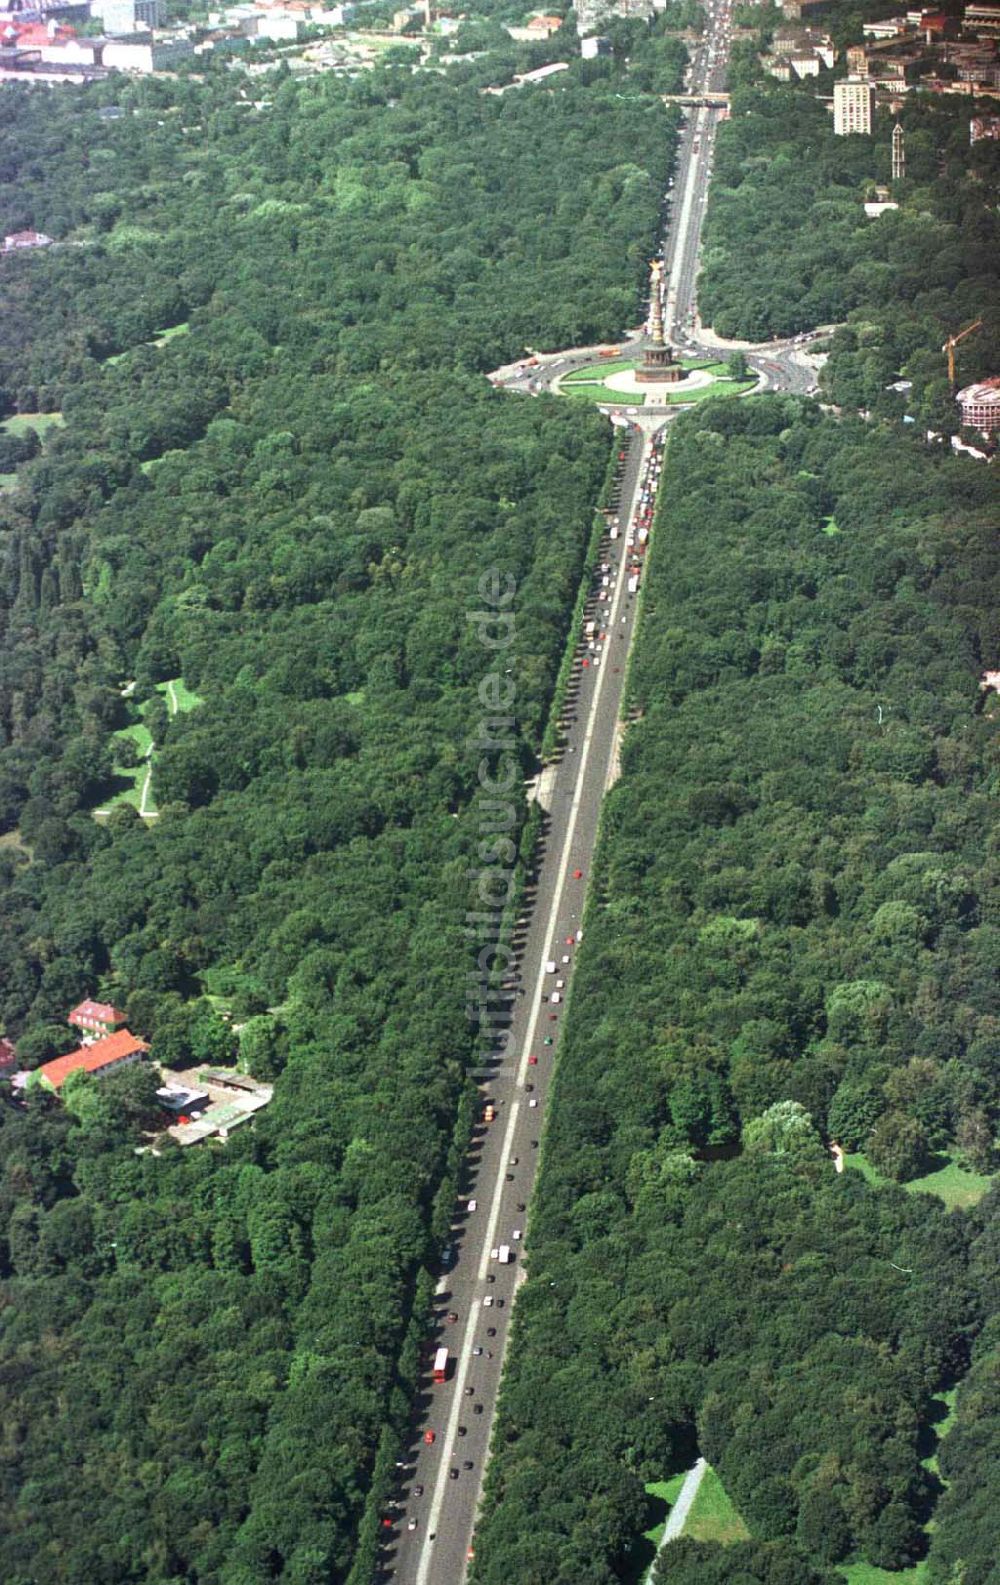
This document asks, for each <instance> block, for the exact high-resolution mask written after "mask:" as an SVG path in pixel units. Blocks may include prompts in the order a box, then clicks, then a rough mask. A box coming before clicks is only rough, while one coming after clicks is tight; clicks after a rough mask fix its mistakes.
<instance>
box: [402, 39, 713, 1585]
mask: <svg viewBox="0 0 1000 1585" xmlns="http://www.w3.org/2000/svg"><path fill="white" fill-rule="evenodd" d="M724 15H725V13H724V11H723V10H721V9H720V10H717V11H716V12H715V13H713V14H712V16H711V33H710V36H709V37H708V39H707V40H706V42H705V43H704V44H703V45H702V46H701V49H700V51H699V52H698V54H697V55H696V59H695V72H694V79H695V82H696V83H698V84H700V85H702V86H706V87H707V86H709V85H710V79H711V77H713V76H715V75H717V74H718V70H719V66H718V62H719V60H720V58H721V54H722V51H723V45H722V33H721V26H722V22H723V19H724ZM713 40H715V43H716V51H717V53H716V57H715V61H716V64H715V65H714V66H710V65H709V50H710V47H711V44H712V42H713ZM716 116H717V112H715V111H710V110H699V111H698V112H697V113H696V116H695V118H694V119H693V120H692V121H691V122H689V124H688V127H687V129H686V131H685V132H684V134H683V149H682V154H681V161H680V164H679V167H678V182H679V183H680V181H682V180H683V181H684V182H685V183H687V184H688V186H689V187H690V190H691V192H692V195H693V196H692V200H691V202H690V203H688V204H686V205H682V206H680V207H679V209H678V213H677V215H676V216H675V219H674V228H673V232H672V234H671V233H669V232H668V237H667V247H666V249H665V256H666V257H667V259H668V262H669V257H670V256H671V252H670V250H671V249H672V257H673V258H674V259H675V260H677V259H680V260H681V261H682V263H681V265H680V266H679V269H678V280H679V282H680V288H681V290H682V291H684V292H685V293H686V294H687V295H686V296H685V299H684V302H685V310H686V308H687V303H688V300H689V299H690V300H692V301H693V291H694V271H695V269H696V265H697V253H698V246H699V239H700V230H701V218H702V213H703V208H704V206H703V204H702V203H701V201H700V197H701V194H702V193H703V191H704V189H705V187H706V185H707V181H708V169H709V164H708V162H709V158H710V150H711V138H710V137H709V136H707V132H708V130H709V128H711V130H714V125H715V119H716ZM703 118H704V119H703ZM699 132H700V136H701V140H702V141H701V144H700V146H699V147H698V148H696V147H695V141H696V137H697V136H698V135H699ZM680 302H681V298H680V296H678V308H679V307H680ZM668 416H669V415H667V414H664V415H662V422H666V421H667V419H668ZM652 427H653V426H651V425H650V426H648V428H652ZM648 428H647V426H646V425H643V426H642V429H640V428H638V427H636V426H631V427H630V430H629V432H628V437H629V438H628V439H627V440H626V441H623V446H624V449H625V457H624V459H623V463H622V471H621V480H620V505H619V512H618V516H619V521H620V523H621V534H620V535H619V537H618V538H616V539H615V540H613V541H612V540H610V539H606V540H605V542H604V546H603V548H602V552H601V558H600V559H601V560H602V561H603V562H606V563H607V564H608V574H607V576H608V577H609V579H610V580H611V583H610V584H609V587H608V588H607V589H604V588H603V587H600V586H601V576H600V575H599V576H598V579H597V583H598V586H599V587H598V588H597V589H595V590H594V591H592V599H593V600H594V602H595V603H596V609H595V612H594V614H595V618H599V627H600V628H601V629H603V631H605V632H606V634H607V639H606V642H604V643H603V644H599V645H598V647H597V655H598V662H595V659H594V655H593V654H591V653H590V652H588V651H587V649H586V647H585V646H581V647H580V649H579V651H578V654H577V658H576V663H575V670H574V686H575V689H576V694H575V707H574V709H573V713H572V717H571V719H570V721H569V724H568V731H567V738H566V751H565V753H564V754H563V755H562V757H561V759H560V762H559V764H558V766H557V767H556V773H555V777H554V781H553V787H552V795H551V807H550V814H549V821H548V827H547V830H546V833H545V838H544V850H543V853H542V856H541V863H540V867H539V872H538V879H537V886H536V891H535V895H534V898H533V902H532V907H531V914H530V920H529V922H528V926H527V934H526V937H525V943H524V947H523V951H522V954H521V958H520V964H519V968H520V980H521V984H520V986H519V987H518V990H519V991H520V993H521V994H518V993H517V992H515V994H514V997H513V1008H512V1012H513V1016H512V1019H511V1023H510V1026H509V1028H510V1034H509V1038H508V1043H507V1048H506V1055H505V1057H504V1058H503V1065H502V1066H501V1067H499V1068H498V1069H497V1072H496V1074H495V1077H494V1079H493V1080H492V1081H491V1083H490V1087H489V1095H490V1099H491V1100H492V1102H493V1104H494V1105H495V1107H496V1120H495V1121H494V1122H493V1123H492V1124H490V1125H488V1126H486V1127H483V1128H480V1129H479V1130H478V1131H477V1137H476V1140H475V1141H474V1146H473V1150H472V1152H471V1155H470V1160H469V1170H470V1174H471V1184H470V1191H471V1194H472V1196H473V1198H474V1200H475V1205H476V1208H475V1210H473V1211H469V1210H468V1209H467V1203H466V1201H465V1200H464V1199H463V1201H462V1202H460V1204H459V1205H458V1206H457V1207H456V1215H455V1223H454V1226H455V1232H454V1237H453V1245H454V1250H455V1259H454V1264H453V1265H452V1267H451V1268H450V1270H449V1271H448V1272H447V1274H446V1275H445V1276H443V1277H442V1279H441V1281H440V1282H439V1284H438V1290H437V1310H438V1323H439V1326H438V1336H437V1342H438V1343H439V1344H440V1345H443V1346H447V1347H448V1350H449V1356H450V1367H451V1369H450V1376H449V1379H448V1380H446V1381H445V1382H444V1383H440V1384H438V1385H436V1386H432V1385H430V1384H428V1385H427V1387H426V1389H425V1390H424V1391H423V1392H422V1394H421V1396H420V1397H419V1399H418V1401H417V1404H416V1406H415V1407H416V1414H415V1419H414V1429H413V1439H412V1444H411V1446H410V1448H409V1449H408V1451H407V1454H406V1456H405V1457H404V1458H403V1459H402V1460H401V1465H402V1467H401V1468H400V1471H399V1475H400V1480H399V1487H398V1492H397V1499H398V1504H399V1506H398V1508H397V1509H396V1510H395V1512H394V1514H393V1515H392V1517H393V1520H394V1523H393V1525H392V1528H391V1532H390V1531H389V1530H387V1531H386V1533H385V1537H384V1541H385V1544H384V1547H383V1551H382V1567H381V1575H380V1577H381V1578H383V1579H390V1578H391V1579H392V1580H393V1581H394V1582H396V1585H461V1582H462V1581H463V1580H464V1578H465V1575H466V1571H467V1567H468V1558H469V1552H470V1548H471V1547H472V1546H473V1535H474V1526H475V1519H476V1511H477V1508H478V1504H479V1500H480V1496H481V1491H482V1477H483V1470H484V1466H485V1463H486V1459H487V1456H488V1451H489V1441H490V1435H491V1431H492V1426H493V1418H494V1413H495V1408H496V1401H497V1395H498V1391H499V1386H500V1377H501V1371H502V1365H503V1355H504V1349H505V1347H506V1341H507V1336H508V1330H509V1326H510V1317H511V1306H512V1304H513V1302H514V1297H515V1291H516V1287H517V1283H518V1280H519V1277H520V1275H521V1267H520V1263H519V1256H520V1252H521V1250H522V1248H523V1244H522V1242H521V1240H520V1236H519V1237H518V1238H515V1237H514V1234H515V1232H517V1233H518V1234H519V1235H520V1234H521V1233H523V1231H524V1230H525V1228H526V1217H527V1210H526V1209H521V1207H528V1206H530V1200H531V1191H532V1188H533V1185H534V1180H535V1175H536V1170H537V1164H538V1156H539V1149H538V1145H539V1141H540V1137H541V1133H542V1126H543V1119H544V1115H545V1104H546V1100H547V1096H548V1091H549V1088H550V1084H551V1074H552V1067H553V1064H554V1060H555V1058H556V1056H557V1054H558V1050H559V1030H560V1023H561V1019H562V1015H563V1011H564V1008H565V1000H564V998H565V988H564V989H563V991H562V992H561V999H560V1001H559V1002H552V1001H551V1000H550V995H551V993H552V991H553V989H554V988H555V981H556V979H562V980H564V981H565V987H568V986H569V984H570V982H571V977H572V967H573V958H574V956H575V948H576V943H577V940H578V932H579V930H580V928H581V922H582V918H583V907H584V897H585V887H586V882H587V877H588V875H589V869H590V862H591V859H592V856H593V852H594V847H595V844H596V839H597V831H598V824H599V820H600V812H601V803H602V799H603V795H604V790H605V787H606V785H607V783H608V776H609V771H610V768H611V765H612V761H613V755H614V750H615V740H616V734H617V729H618V721H619V716H620V707H621V699H622V691H623V685H624V679H625V671H626V664H627V658H628V655H629V653H630V650H631V643H632V636H633V630H634V618H635V610H636V598H637V597H636V596H635V595H634V594H630V593H629V592H628V577H627V561H628V558H629V554H630V550H629V546H628V544H627V540H626V532H627V529H628V526H629V525H630V524H631V523H632V522H633V521H634V520H635V518H636V517H637V514H638V511H639V508H640V499H641V495H642V491H643V487H644V484H645V485H647V486H648V487H649V490H650V493H651V494H652V493H653V492H654V491H655V487H656V480H655V476H654V474H655V469H654V468H653V467H652V462H653V458H654V455H655V453H656V448H657V447H658V446H659V444H660V442H659V441H658V440H654V439H652V438H651V436H650V435H649V433H648ZM643 430H647V432H646V433H645V434H644V433H643ZM623 433H624V432H623ZM608 594H610V600H608V599H607V598H606V596H607V595H608ZM553 961H554V962H555V964H556V971H555V973H554V974H553V973H550V972H549V971H548V969H547V965H548V964H549V963H551V962H553ZM529 988H530V989H529ZM547 1041H548V1042H550V1043H549V1044H547V1043H546V1042H547ZM532 1058H535V1061H534V1062H532V1060H531V1059H532ZM500 1244H508V1245H509V1246H510V1248H511V1250H512V1252H513V1255H514V1259H513V1260H512V1262H511V1263H509V1264H501V1263H500V1262H499V1261H496V1260H493V1259H491V1253H490V1252H491V1250H492V1249H495V1248H497V1247H498V1246H499V1245H500ZM490 1277H492V1278H493V1279H494V1280H493V1281H492V1282H489V1281H487V1279H488V1278H490ZM449 1315H450V1316H454V1317H457V1319H455V1320H454V1321H453V1322H451V1323H449V1322H448V1319H447V1317H448V1316H449ZM491 1331H492V1333H493V1335H492V1336H491V1335H490V1333H491ZM477 1411H478V1412H477ZM431 1434H432V1435H433V1440H432V1441H430V1440H428V1437H429V1436H431ZM466 1465H468V1466H470V1467H469V1468H466ZM453 1472H457V1473H454V1474H453ZM411 1522H414V1524H415V1527H414V1529H412V1530H411V1529H410V1528H409V1526H410V1523H411Z"/></svg>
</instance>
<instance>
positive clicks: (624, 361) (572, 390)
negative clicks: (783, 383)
mask: <svg viewBox="0 0 1000 1585" xmlns="http://www.w3.org/2000/svg"><path fill="white" fill-rule="evenodd" d="M678 361H679V363H680V364H681V366H682V368H684V369H687V370H698V371H699V372H701V373H704V374H710V375H712V376H714V378H713V380H712V383H711V384H710V385H704V386H699V387H698V388H697V389H696V390H693V391H670V390H669V389H668V390H666V391H665V392H664V394H663V395H662V396H657V397H656V405H657V406H658V407H659V406H681V405H684V406H686V405H688V404H689V403H693V402H704V401H707V400H708V399H709V398H711V397H716V396H742V395H743V393H744V392H745V391H752V390H753V388H754V386H755V385H756V384H757V381H756V379H755V378H750V379H746V380H733V379H731V378H730V376H729V368H728V364H725V363H715V362H711V361H710V360H708V359H706V358H680V359H679V360H678ZM636 363H637V360H636V359H635V358H617V359H614V358H612V359H608V360H607V361H606V362H602V363H588V364H587V366H586V367H585V368H583V369H577V370H575V371H574V373H572V374H567V375H565V376H564V377H563V378H562V379H561V380H560V381H559V386H558V390H559V394H560V395H561V396H573V397H577V398H580V397H583V398H584V399H585V400H587V401H591V402H608V403H613V404H614V405H615V406H616V407H643V406H645V405H646V404H647V403H652V401H653V397H652V395H651V394H649V393H647V392H645V391H615V390H613V389H612V388H611V387H610V386H608V385H605V383H604V381H605V380H606V378H607V376H608V375H609V374H614V373H618V372H620V371H621V370H623V369H634V368H635V367H636Z"/></svg>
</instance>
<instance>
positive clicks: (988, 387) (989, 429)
mask: <svg viewBox="0 0 1000 1585" xmlns="http://www.w3.org/2000/svg"><path fill="white" fill-rule="evenodd" d="M955 400H956V401H957V403H958V405H959V407H960V408H961V409H962V423H963V424H964V425H965V427H966V428H967V429H978V430H979V431H980V433H981V434H983V435H995V434H997V433H998V431H1000V375H994V376H993V377H992V379H989V380H980V381H979V383H978V384H976V385H967V386H966V387H965V389H964V390H962V391H959V393H958V395H957V397H956V398H955Z"/></svg>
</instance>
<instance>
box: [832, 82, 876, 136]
mask: <svg viewBox="0 0 1000 1585" xmlns="http://www.w3.org/2000/svg"><path fill="white" fill-rule="evenodd" d="M874 108H875V90H874V88H873V87H872V86H871V84H870V83H867V82H860V81H859V80H858V79H857V78H854V77H848V78H847V80H846V81H845V82H840V83H834V85H833V130H834V132H835V133H836V134H837V137H838V138H842V137H845V136H846V135H847V134H848V133H850V132H864V133H866V134H868V133H870V132H871V129H872V112H873V110H874Z"/></svg>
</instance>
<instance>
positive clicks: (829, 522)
mask: <svg viewBox="0 0 1000 1585" xmlns="http://www.w3.org/2000/svg"><path fill="white" fill-rule="evenodd" d="M823 532H824V534H830V535H833V534H839V533H840V529H839V528H838V527H837V520H836V518H834V517H824V519H823Z"/></svg>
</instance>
